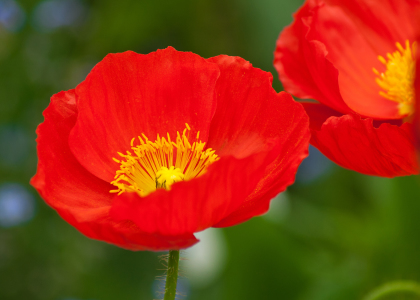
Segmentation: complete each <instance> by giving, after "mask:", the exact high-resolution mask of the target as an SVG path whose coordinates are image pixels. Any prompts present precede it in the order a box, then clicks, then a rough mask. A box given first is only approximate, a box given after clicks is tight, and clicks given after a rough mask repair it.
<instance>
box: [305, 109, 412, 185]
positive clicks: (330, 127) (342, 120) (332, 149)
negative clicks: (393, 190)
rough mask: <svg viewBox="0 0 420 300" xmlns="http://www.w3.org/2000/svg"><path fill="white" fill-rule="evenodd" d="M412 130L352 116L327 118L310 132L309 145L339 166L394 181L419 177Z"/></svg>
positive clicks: (410, 127)
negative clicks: (376, 123)
mask: <svg viewBox="0 0 420 300" xmlns="http://www.w3.org/2000/svg"><path fill="white" fill-rule="evenodd" d="M412 130H413V126H412V124H410V123H404V124H402V125H401V126H396V125H391V124H389V123H383V124H382V125H380V126H379V128H375V126H374V125H373V122H372V119H364V120H362V119H361V118H360V117H359V116H356V115H344V116H342V117H330V118H329V119H328V120H327V121H326V122H325V123H324V124H323V125H322V128H321V130H319V131H317V130H311V132H312V139H311V144H313V145H314V146H315V147H317V148H318V149H319V150H320V151H321V152H322V153H323V154H324V155H326V156H327V157H328V158H329V159H331V160H333V161H334V162H336V163H337V164H339V165H340V166H342V167H344V168H347V169H351V170H354V171H356V172H359V173H363V174H367V175H375V176H382V177H395V176H403V175H412V174H418V173H419V165H418V162H417V160H416V155H415V149H414V136H413V133H412Z"/></svg>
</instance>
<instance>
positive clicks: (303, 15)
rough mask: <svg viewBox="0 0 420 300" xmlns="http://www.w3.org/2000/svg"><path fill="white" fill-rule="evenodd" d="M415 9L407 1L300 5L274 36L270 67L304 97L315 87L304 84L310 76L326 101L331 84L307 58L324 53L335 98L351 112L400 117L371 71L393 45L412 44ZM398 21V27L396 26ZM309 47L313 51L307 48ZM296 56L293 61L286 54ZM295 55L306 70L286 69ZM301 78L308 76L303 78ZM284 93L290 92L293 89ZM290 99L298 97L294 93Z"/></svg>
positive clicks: (419, 12) (418, 13)
mask: <svg viewBox="0 0 420 300" xmlns="http://www.w3.org/2000/svg"><path fill="white" fill-rule="evenodd" d="M419 8H420V2H418V1H411V0H409V1H399V0H386V1H361V0H356V1H347V0H325V1H317V0H308V1H306V3H305V5H304V6H303V7H302V8H301V10H300V11H299V12H298V14H297V16H296V21H295V22H294V23H293V25H292V26H291V27H290V28H287V29H286V30H285V31H284V32H283V33H282V34H281V35H280V39H279V41H278V48H277V52H278V53H276V61H275V63H276V64H278V66H276V67H277V69H278V71H279V73H280V78H281V80H282V81H285V80H286V81H285V87H286V88H287V87H288V86H289V84H290V83H289V82H288V81H291V84H293V85H294V86H299V90H301V91H305V92H306V93H309V92H308V91H309V89H312V90H314V89H315V88H316V86H314V84H312V83H310V79H311V78H312V80H313V81H314V82H317V83H318V86H319V90H320V93H321V94H324V95H325V97H327V98H331V97H329V95H330V94H331V91H329V89H330V87H329V86H331V88H332V90H333V91H336V90H337V87H336V86H337V83H336V81H332V80H331V78H332V77H330V76H326V75H325V74H324V71H323V69H320V68H319V67H317V66H316V64H317V60H314V62H315V63H313V62H312V60H313V59H310V57H311V56H315V55H316V54H317V53H319V52H320V49H323V51H324V52H325V54H326V53H328V56H327V59H328V61H329V62H331V63H332V65H333V67H334V68H336V70H338V73H339V75H338V85H339V90H340V92H339V94H341V97H342V100H344V102H345V103H346V104H347V105H348V106H349V107H350V108H351V109H352V110H354V111H355V112H357V113H359V114H361V115H364V116H369V117H373V118H380V119H398V118H401V116H400V114H399V112H398V103H396V102H393V101H389V100H387V99H385V98H384V97H382V96H380V95H379V91H380V90H381V89H380V87H379V85H378V84H377V83H376V81H375V79H376V77H377V76H376V75H375V74H374V73H373V71H372V68H376V69H377V70H379V71H384V66H383V64H382V63H380V61H379V60H378V55H382V56H386V54H387V53H392V52H394V51H396V50H397V48H396V45H395V43H396V42H400V43H401V44H404V43H405V40H406V39H409V40H410V42H413V41H414V36H415V34H418V32H419V26H418V20H419V19H420V9H419ZM299 22H300V23H299ZM400 23H401V24H402V26H399V24H400ZM305 25H306V26H307V28H305ZM309 44H312V45H313V47H312V48H310V47H308V45H309ZM315 45H317V47H315ZM287 47H289V48H287ZM299 52H300V54H299V55H295V57H294V56H293V55H289V54H290V53H299ZM277 57H278V61H277ZM296 57H299V60H300V61H301V62H306V64H305V66H304V67H305V68H306V69H307V70H302V69H303V68H302V67H301V68H296V67H295V70H292V68H293V66H294V64H297V63H296V62H295V61H293V59H296ZM305 59H306V61H305ZM317 69H320V70H317ZM282 73H284V74H283V75H282ZM290 74H292V75H293V76H292V75H290ZM301 74H303V76H302V75H301ZM307 74H310V77H309V78H308V76H307ZM286 75H287V76H286ZM299 76H302V77H299ZM284 77H288V78H284ZM288 90H289V89H288ZM289 91H290V92H292V93H295V91H294V90H289ZM295 95H297V96H299V97H301V96H300V95H299V94H298V93H295ZM309 96H313V98H314V99H316V100H318V101H320V102H322V103H323V104H325V105H328V106H330V107H332V108H333V109H335V110H338V111H340V112H342V113H348V112H349V110H347V111H343V109H342V108H341V107H339V106H337V105H336V103H330V102H328V101H325V99H323V98H321V97H319V94H317V93H315V92H313V91H312V92H311V93H310V94H309ZM340 99H341V98H340Z"/></svg>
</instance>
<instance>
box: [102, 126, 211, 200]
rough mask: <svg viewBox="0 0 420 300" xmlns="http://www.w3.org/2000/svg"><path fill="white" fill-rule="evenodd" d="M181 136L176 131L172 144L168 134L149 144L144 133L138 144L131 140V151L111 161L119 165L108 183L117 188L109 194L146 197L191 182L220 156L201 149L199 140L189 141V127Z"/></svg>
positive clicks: (202, 146)
mask: <svg viewBox="0 0 420 300" xmlns="http://www.w3.org/2000/svg"><path fill="white" fill-rule="evenodd" d="M185 125H186V128H185V129H184V131H183V132H182V135H181V134H180V133H179V132H177V137H176V139H175V142H174V141H172V140H171V137H170V136H169V133H168V134H167V139H165V138H164V137H162V138H161V137H159V135H158V136H157V139H156V141H154V142H152V141H150V140H149V139H148V138H147V137H146V136H145V135H144V134H142V137H143V138H141V137H140V136H139V137H138V139H139V145H136V146H135V145H134V142H135V140H136V139H135V138H133V139H132V140H131V150H132V152H130V151H127V153H126V154H122V153H119V152H118V155H119V156H121V157H122V158H123V159H122V160H119V159H116V158H113V160H114V161H115V162H117V163H120V164H121V165H120V169H119V170H118V171H117V172H116V175H115V180H114V181H112V182H111V184H113V185H115V186H116V187H117V189H115V190H111V191H110V192H111V193H118V195H120V194H122V193H124V192H137V193H138V194H139V195H140V196H146V195H148V194H150V193H151V192H153V191H155V190H156V189H158V188H164V189H167V190H169V189H170V187H171V185H172V184H173V183H175V182H178V181H182V180H191V179H193V178H196V177H199V176H201V175H203V174H204V173H205V172H206V170H207V168H208V166H209V165H210V164H212V163H213V162H215V161H217V160H218V159H219V157H218V156H217V154H215V153H214V152H215V151H214V150H212V149H211V148H209V149H206V150H204V147H205V145H206V143H204V142H201V141H200V140H199V135H200V132H198V133H197V136H196V141H195V142H193V143H192V145H191V143H190V142H189V132H190V130H191V129H190V127H189V126H188V124H185Z"/></svg>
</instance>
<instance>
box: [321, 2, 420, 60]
mask: <svg viewBox="0 0 420 300" xmlns="http://www.w3.org/2000/svg"><path fill="white" fill-rule="evenodd" d="M325 2H326V3H328V4H329V5H332V6H340V7H341V8H342V9H343V10H344V11H345V12H346V14H347V15H348V16H349V17H350V18H351V19H352V20H353V22H354V23H355V24H356V26H357V27H358V28H359V30H360V31H362V32H363V35H364V36H365V37H366V40H367V41H370V44H371V46H372V47H373V48H374V49H376V50H377V51H380V50H381V49H382V50H383V49H384V47H389V48H388V49H386V48H385V50H386V51H387V52H390V51H395V42H397V41H399V42H400V43H401V42H404V41H405V40H406V39H409V40H410V41H411V42H413V41H414V40H415V38H417V37H418V34H419V20H420V1H418V0H404V1H401V0H373V1H366V0H352V1H349V0H325Z"/></svg>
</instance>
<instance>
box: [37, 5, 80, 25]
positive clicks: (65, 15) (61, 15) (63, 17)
mask: <svg viewBox="0 0 420 300" xmlns="http://www.w3.org/2000/svg"><path fill="white" fill-rule="evenodd" d="M86 12H87V8H86V6H85V5H84V4H83V2H82V1H79V0H50V1H43V2H41V3H40V4H39V5H38V6H37V7H36V8H35V10H34V13H33V24H34V26H35V28H36V29H38V30H40V31H52V30H54V29H57V28H60V27H73V26H78V25H80V24H81V23H82V22H83V21H84V19H85V16H86Z"/></svg>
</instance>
